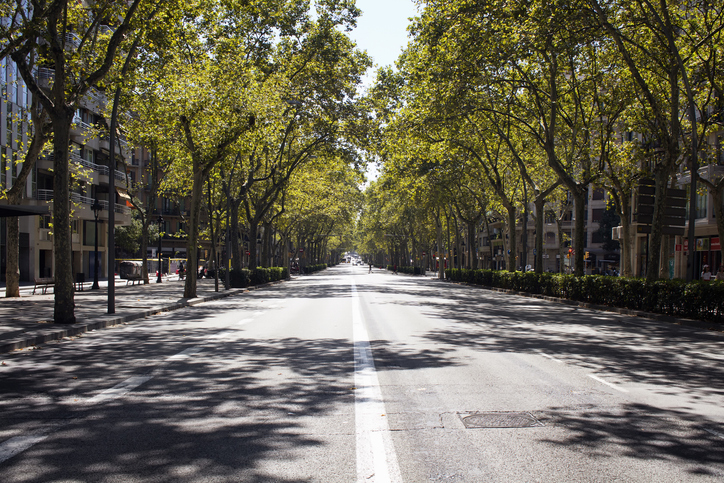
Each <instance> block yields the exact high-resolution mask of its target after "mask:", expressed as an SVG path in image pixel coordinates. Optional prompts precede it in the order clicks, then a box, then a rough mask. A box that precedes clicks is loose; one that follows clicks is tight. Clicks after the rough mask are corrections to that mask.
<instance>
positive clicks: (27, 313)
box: [0, 275, 242, 353]
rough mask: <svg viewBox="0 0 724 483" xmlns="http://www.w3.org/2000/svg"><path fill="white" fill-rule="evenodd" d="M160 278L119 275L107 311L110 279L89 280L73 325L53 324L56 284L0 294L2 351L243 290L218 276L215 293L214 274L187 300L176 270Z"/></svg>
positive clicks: (200, 282) (78, 294) (77, 296)
mask: <svg viewBox="0 0 724 483" xmlns="http://www.w3.org/2000/svg"><path fill="white" fill-rule="evenodd" d="M156 280H157V279H156V277H151V278H150V280H149V281H150V282H151V283H149V284H148V285H143V284H136V285H127V282H126V280H121V279H119V278H116V280H115V297H114V298H115V303H114V304H113V306H114V309H115V313H113V314H109V313H108V308H109V300H108V281H107V280H101V281H99V285H100V289H97V290H91V289H90V287H91V285H92V284H90V283H88V282H86V283H85V285H84V287H83V290H82V291H77V292H75V315H76V321H77V323H76V324H74V325H70V326H64V325H56V324H53V323H52V320H53V305H54V295H53V289H52V288H49V289H48V290H47V293H46V294H43V293H42V292H43V290H42V289H41V288H38V289H36V290H35V294H33V293H32V292H33V287H32V286H30V287H28V286H25V287H22V289H21V293H20V298H4V297H3V298H0V353H2V352H8V351H10V350H15V349H20V348H25V347H32V346H37V345H39V344H43V343H45V342H47V341H48V340H54V339H58V338H61V337H64V336H70V335H77V334H80V333H83V332H85V331H86V330H92V329H100V328H104V327H108V326H113V325H116V324H119V323H124V322H128V321H130V320H134V319H138V318H143V317H145V316H147V315H150V314H152V313H155V312H158V311H161V310H173V309H178V308H181V307H183V306H186V305H189V304H194V303H199V302H203V301H207V300H211V299H214V298H217V297H226V296H229V295H232V294H235V293H238V292H240V291H242V289H231V290H228V291H227V290H224V286H223V283H222V282H221V281H220V283H219V291H218V292H216V290H215V288H216V286H215V281H214V280H213V279H198V280H197V291H196V295H197V298H196V299H191V300H189V299H184V298H183V285H184V281H183V280H179V278H178V276H177V275H172V276H169V277H163V278H162V282H161V283H156ZM3 293H4V292H3Z"/></svg>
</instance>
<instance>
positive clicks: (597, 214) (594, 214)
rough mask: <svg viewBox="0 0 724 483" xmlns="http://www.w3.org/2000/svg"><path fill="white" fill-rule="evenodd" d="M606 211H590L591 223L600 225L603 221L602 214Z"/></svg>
mask: <svg viewBox="0 0 724 483" xmlns="http://www.w3.org/2000/svg"><path fill="white" fill-rule="evenodd" d="M604 211H606V210H604V209H603V208H598V209H594V210H591V221H592V222H594V223H600V222H601V220H602V219H603V212H604Z"/></svg>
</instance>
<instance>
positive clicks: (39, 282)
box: [33, 277, 55, 295]
mask: <svg viewBox="0 0 724 483" xmlns="http://www.w3.org/2000/svg"><path fill="white" fill-rule="evenodd" d="M38 287H42V289H43V295H45V294H46V293H47V292H48V287H55V279H54V278H53V277H41V278H36V279H35V287H33V295H35V291H36V290H37V289H38Z"/></svg>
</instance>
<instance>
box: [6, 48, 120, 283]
mask: <svg viewBox="0 0 724 483" xmlns="http://www.w3.org/2000/svg"><path fill="white" fill-rule="evenodd" d="M36 76H37V79H38V82H39V85H40V86H41V88H43V87H48V86H49V83H50V82H52V79H53V76H54V72H53V71H52V70H51V69H46V68H40V69H37V71H36ZM0 87H1V88H2V98H1V102H0V119H2V120H3V122H1V123H0V141H2V147H1V148H0V149H2V153H4V154H5V156H4V157H3V166H2V168H3V169H2V171H0V174H1V175H2V177H1V179H0V182H1V183H2V188H9V187H11V186H12V185H13V182H14V180H15V179H16V178H17V174H18V173H19V172H20V169H21V167H22V162H23V146H27V143H28V136H29V134H30V133H29V129H30V128H29V124H28V121H29V119H30V113H29V109H30V105H31V101H32V97H31V93H30V92H29V91H28V89H27V87H26V86H25V85H24V83H23V81H22V79H21V78H20V76H19V75H18V74H17V72H16V69H15V65H14V63H13V62H12V61H11V60H10V59H5V60H3V64H2V67H0ZM106 102H107V100H106V97H105V95H104V94H103V93H102V92H100V91H97V90H95V89H92V90H91V91H89V93H88V95H86V96H85V97H84V98H83V99H82V101H81V103H80V105H79V107H78V111H77V113H76V116H75V119H74V124H73V128H72V132H71V152H72V154H71V160H70V163H71V171H72V186H71V192H72V194H71V202H72V217H71V226H72V248H73V252H72V253H73V254H72V257H73V260H72V265H73V271H74V272H75V274H76V277H77V278H81V277H82V278H84V279H85V280H91V279H92V278H93V273H94V267H95V232H96V213H97V215H98V221H97V223H98V251H99V257H98V258H99V260H100V267H99V273H100V276H101V277H107V276H108V267H107V255H106V250H107V247H108V212H109V211H108V210H109V209H113V210H114V212H115V223H116V225H125V224H129V223H130V222H131V209H130V207H129V205H128V200H127V195H125V194H124V191H123V190H122V189H119V190H116V191H115V192H113V193H111V192H110V186H109V180H110V176H114V177H115V184H116V185H121V184H122V183H123V182H124V180H125V179H126V176H127V173H126V170H125V169H124V167H123V163H121V162H120V156H124V157H126V158H129V157H130V150H129V149H128V146H127V143H126V142H125V141H124V140H123V139H121V140H120V141H119V144H118V146H117V148H116V152H117V153H118V156H117V157H116V159H115V160H114V161H112V160H111V159H110V156H109V151H110V145H109V136H108V129H107V123H106V120H105V119H104V118H103V114H102V112H103V109H104V107H105V105H106ZM52 169H53V159H52V155H48V154H46V155H44V156H42V157H41V158H40V159H39V160H38V162H37V164H36V166H35V168H34V169H33V171H32V173H31V175H30V177H29V178H28V181H27V186H26V188H25V191H24V199H23V200H22V204H23V205H28V206H47V207H49V209H50V213H51V215H44V216H29V217H23V218H21V222H20V279H21V281H32V280H33V279H35V278H39V277H51V276H54V274H55V257H54V253H53V231H52V212H53V210H52V206H53V183H54V177H53V172H52ZM96 200H97V201H98V204H97V205H96V207H97V208H98V207H99V208H100V209H97V210H96V211H95V212H94V210H93V206H94V203H95V202H96ZM0 233H2V235H0V236H1V239H0V240H1V243H0V277H1V278H0V280H3V281H4V277H5V266H6V259H7V256H6V248H5V237H6V233H7V231H6V227H5V224H4V222H2V225H1V226H0Z"/></svg>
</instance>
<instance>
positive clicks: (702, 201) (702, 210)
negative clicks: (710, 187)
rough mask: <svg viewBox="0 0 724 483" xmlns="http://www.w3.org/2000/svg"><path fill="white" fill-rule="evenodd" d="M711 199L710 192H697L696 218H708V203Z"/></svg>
mask: <svg viewBox="0 0 724 483" xmlns="http://www.w3.org/2000/svg"><path fill="white" fill-rule="evenodd" d="M708 201H709V193H708V192H705V193H704V194H697V195H696V218H697V219H701V218H706V205H707V202H708Z"/></svg>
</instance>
